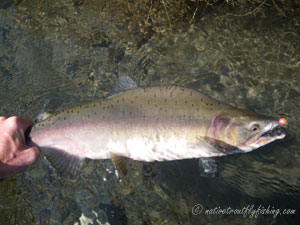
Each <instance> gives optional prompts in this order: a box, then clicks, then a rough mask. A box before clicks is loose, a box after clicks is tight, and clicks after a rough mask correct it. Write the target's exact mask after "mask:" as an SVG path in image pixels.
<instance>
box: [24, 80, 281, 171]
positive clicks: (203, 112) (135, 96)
mask: <svg viewBox="0 0 300 225" xmlns="http://www.w3.org/2000/svg"><path fill="white" fill-rule="evenodd" d="M122 79H123V80H122ZM126 79H127V78H121V79H120V81H119V83H121V84H122V83H123V84H124V80H126ZM126 82H127V83H128V80H126ZM132 82H133V81H131V79H130V80H129V83H130V84H132ZM132 85H133V84H132ZM133 86H134V85H133ZM119 89H120V90H121V91H124V92H121V93H116V94H115V95H114V96H111V97H110V98H109V99H106V100H103V101H97V102H92V103H88V104H85V105H80V106H76V107H73V108H69V109H66V110H63V111H61V112H57V113H55V114H53V115H51V116H50V117H48V118H46V119H45V120H43V121H41V122H39V123H37V124H35V125H34V126H33V128H32V130H31V133H30V138H31V141H30V144H31V145H35V146H37V147H39V148H40V149H42V150H44V151H45V153H46V155H47V156H49V158H50V160H51V161H54V162H55V163H54V164H56V167H61V170H63V173H65V174H68V173H72V174H76V173H77V172H78V170H79V168H80V166H81V163H82V160H83V159H84V158H90V159H107V158H112V159H113V162H114V163H115V164H122V159H133V160H139V161H154V160H157V161H163V160H177V159H187V158H201V157H214V156H223V155H227V154H230V153H234V152H235V151H236V150H239V151H242V152H248V151H250V150H252V149H255V148H257V147H260V146H262V145H265V144H267V143H269V142H271V141H274V140H276V139H280V138H283V137H284V133H282V132H278V131H277V134H276V135H274V134H272V135H271V133H272V132H271V130H274V129H275V128H276V127H279V124H278V121H277V120H276V119H273V118H271V117H267V116H264V115H260V114H256V113H252V112H248V111H246V110H242V109H237V108H234V107H232V106H229V105H225V104H222V103H220V102H218V101H216V100H214V99H212V98H210V97H208V96H206V95H204V94H202V93H201V92H198V91H196V90H192V89H188V88H181V87H174V86H171V87H151V88H135V89H131V88H130V89H131V90H128V89H126V85H125V87H123V88H122V86H121V88H119ZM251 129H252V130H251ZM268 132H270V135H265V134H268ZM66 159H68V161H69V162H70V166H67V167H66V166H64V165H63V161H64V160H66ZM58 164H59V165H58ZM117 168H118V166H117ZM121 169H122V168H121Z"/></svg>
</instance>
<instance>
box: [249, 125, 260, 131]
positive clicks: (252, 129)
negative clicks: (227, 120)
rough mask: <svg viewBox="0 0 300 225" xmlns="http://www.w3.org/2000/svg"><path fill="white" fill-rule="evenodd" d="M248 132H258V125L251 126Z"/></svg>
mask: <svg viewBox="0 0 300 225" xmlns="http://www.w3.org/2000/svg"><path fill="white" fill-rule="evenodd" d="M250 130H251V131H253V132H255V131H257V130H259V125H258V124H254V125H252V126H251V128H250Z"/></svg>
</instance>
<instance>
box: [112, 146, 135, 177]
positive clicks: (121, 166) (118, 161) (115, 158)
mask: <svg viewBox="0 0 300 225" xmlns="http://www.w3.org/2000/svg"><path fill="white" fill-rule="evenodd" d="M110 156H111V160H112V162H113V164H114V165H115V167H116V169H117V170H118V174H119V177H120V178H121V179H122V178H124V177H125V176H126V174H127V173H128V170H129V167H130V165H131V162H132V159H131V158H128V157H126V156H120V155H117V154H115V153H113V152H111V153H110Z"/></svg>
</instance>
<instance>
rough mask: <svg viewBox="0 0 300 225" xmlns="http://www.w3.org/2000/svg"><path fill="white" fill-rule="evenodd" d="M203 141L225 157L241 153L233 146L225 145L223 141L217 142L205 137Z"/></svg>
mask: <svg viewBox="0 0 300 225" xmlns="http://www.w3.org/2000/svg"><path fill="white" fill-rule="evenodd" d="M204 140H205V141H206V142H207V143H209V144H210V145H211V146H212V147H213V148H214V149H215V150H217V151H219V152H222V153H224V154H225V155H229V154H233V153H239V152H242V151H241V150H240V149H238V148H237V147H235V146H232V145H230V144H227V143H225V142H224V141H221V140H217V139H214V138H210V137H205V138H204Z"/></svg>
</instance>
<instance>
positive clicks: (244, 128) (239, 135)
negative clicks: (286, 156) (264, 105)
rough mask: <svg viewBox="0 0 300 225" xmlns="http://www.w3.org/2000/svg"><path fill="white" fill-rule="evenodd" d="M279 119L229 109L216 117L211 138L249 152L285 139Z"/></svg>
mask: <svg viewBox="0 0 300 225" xmlns="http://www.w3.org/2000/svg"><path fill="white" fill-rule="evenodd" d="M284 130H285V129H284V128H283V126H282V125H280V123H279V121H278V119H275V118H272V117H269V116H265V115H261V114H257V113H254V112H249V111H246V110H242V109H229V110H226V111H223V112H221V113H220V114H218V115H216V116H215V117H214V118H213V120H212V122H211V125H210V128H209V132H208V133H209V138H212V139H214V140H218V142H221V143H225V144H226V145H228V146H233V147H235V148H238V149H239V150H241V151H242V152H249V151H252V150H254V149H256V148H259V147H261V146H263V145H266V144H268V143H270V142H272V141H275V140H277V139H282V138H284V137H285V132H284Z"/></svg>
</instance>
